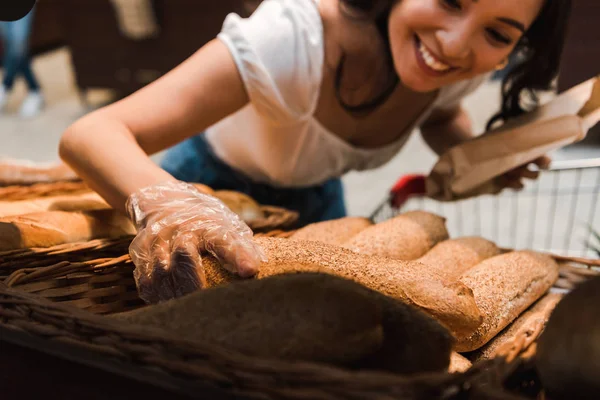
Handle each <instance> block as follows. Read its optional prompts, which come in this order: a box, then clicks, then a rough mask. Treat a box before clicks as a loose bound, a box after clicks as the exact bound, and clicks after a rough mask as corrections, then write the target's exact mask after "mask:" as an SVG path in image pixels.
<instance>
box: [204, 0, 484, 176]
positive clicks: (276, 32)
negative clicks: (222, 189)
mask: <svg viewBox="0 0 600 400" xmlns="http://www.w3.org/2000/svg"><path fill="white" fill-rule="evenodd" d="M317 3H318V0H265V1H263V3H262V4H261V5H260V6H259V7H258V8H257V10H256V11H255V12H254V13H253V14H252V15H251V16H250V17H249V18H241V17H239V16H238V15H236V14H233V13H232V14H229V15H228V16H227V18H226V19H225V22H224V23H223V27H222V30H221V32H220V33H219V35H218V38H219V39H220V40H222V41H223V42H224V43H225V44H226V45H227V47H228V48H229V50H230V51H231V54H232V56H233V58H234V60H235V63H236V65H237V68H238V69H239V72H240V75H241V77H242V80H243V82H244V85H245V87H246V90H247V92H248V96H249V98H250V102H249V103H248V104H247V105H246V106H245V107H243V108H242V109H240V110H239V111H237V112H235V113H233V114H231V115H230V116H228V117H227V118H225V119H223V120H221V121H220V122H218V123H217V124H215V125H213V126H211V127H210V128H209V129H207V131H206V133H205V134H206V136H207V140H208V142H209V144H210V145H211V146H212V148H213V150H214V151H215V153H216V155H217V156H218V157H219V158H221V159H222V160H223V161H225V162H226V163H227V164H228V165H230V166H231V167H232V168H234V169H236V170H238V171H241V172H243V173H244V174H245V175H247V176H249V177H250V178H252V179H254V180H255V181H258V182H262V183H268V184H271V185H274V186H281V187H303V186H310V185H315V184H319V183H323V182H324V181H326V180H328V179H330V178H333V177H339V176H342V175H343V174H345V173H346V172H349V171H352V170H356V171H361V170H366V169H372V168H376V167H379V166H381V165H383V164H385V163H386V162H387V161H389V160H390V159H392V158H393V157H394V155H395V154H396V153H397V152H398V151H399V150H400V149H401V148H402V146H403V145H404V143H405V142H406V140H407V139H408V137H409V133H410V132H411V131H412V130H413V129H414V128H415V127H418V126H419V125H420V124H421V123H422V122H423V121H424V120H425V119H426V118H427V117H428V116H429V114H430V113H431V111H432V110H433V109H436V108H437V109H442V108H447V109H450V108H452V107H455V106H456V105H457V104H458V103H459V102H460V100H461V99H462V98H463V97H464V96H466V95H467V94H469V93H471V92H472V91H474V90H475V89H476V88H477V87H478V86H479V85H480V84H481V83H482V82H483V81H484V80H485V79H486V78H487V77H481V78H478V79H476V80H471V81H464V82H460V83H458V84H454V85H451V86H448V87H445V88H442V89H441V90H440V91H439V92H438V93H439V94H438V96H437V98H436V99H435V101H434V102H433V104H432V105H431V106H430V107H429V108H428V109H427V110H426V111H425V112H424V113H423V114H422V115H421V116H420V117H419V118H418V119H417V121H416V122H415V124H414V125H413V126H410V127H408V128H407V131H406V133H405V134H404V135H402V137H401V138H400V139H399V140H398V141H396V142H394V143H391V144H389V145H387V146H384V147H379V148H375V149H364V148H357V147H354V146H352V145H350V144H348V143H347V142H345V141H344V140H342V139H340V138H339V137H337V136H336V135H334V134H333V133H331V132H330V131H328V130H327V129H325V128H324V127H323V126H322V125H321V124H320V123H319V122H318V121H317V120H316V119H315V117H314V113H315V109H316V107H317V101H318V98H319V90H320V86H321V79H322V74H323V62H324V44H323V25H322V20H321V16H320V14H319V10H318V4H317Z"/></svg>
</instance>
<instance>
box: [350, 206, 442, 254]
mask: <svg viewBox="0 0 600 400" xmlns="http://www.w3.org/2000/svg"><path fill="white" fill-rule="evenodd" d="M445 223H446V220H445V219H444V218H442V217H440V216H438V215H435V214H431V213H428V212H425V211H410V212H407V213H404V214H400V215H398V216H396V217H394V218H392V219H389V220H386V221H383V222H380V223H377V224H375V225H373V226H370V227H368V228H366V229H363V230H362V231H360V232H359V233H357V234H356V235H354V236H353V237H352V238H351V239H350V240H348V241H347V242H346V243H344V247H345V248H347V249H350V250H352V251H354V252H356V253H361V254H367V255H377V256H381V257H389V258H394V259H396V260H415V259H417V258H419V257H421V256H423V255H424V254H425V253H427V251H429V250H430V249H431V248H432V247H433V246H435V245H436V244H437V243H439V242H441V241H442V240H446V239H448V231H447V230H446V224H445Z"/></svg>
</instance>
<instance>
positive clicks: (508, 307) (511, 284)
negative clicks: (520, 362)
mask: <svg viewBox="0 0 600 400" xmlns="http://www.w3.org/2000/svg"><path fill="white" fill-rule="evenodd" d="M557 279H558V264H557V263H556V262H555V261H554V260H553V259H552V258H550V257H547V256H545V255H542V254H539V253H535V252H532V251H527V250H523V251H513V252H510V253H506V254H501V255H498V256H495V257H492V258H488V259H487V260H484V261H482V262H481V263H479V264H478V265H476V266H475V267H473V268H471V269H469V270H468V271H467V272H465V273H464V274H463V275H462V276H461V277H460V278H459V280H458V282H460V283H462V284H464V285H465V286H466V287H468V288H469V289H471V290H472V292H473V294H474V296H475V301H476V303H477V306H478V308H479V310H480V312H481V314H482V315H483V323H482V324H481V325H480V326H479V328H477V330H476V331H475V333H473V334H472V335H469V336H466V337H462V338H461V337H459V338H458V342H457V346H456V350H457V351H458V352H467V351H473V350H477V349H479V348H480V347H482V346H483V345H484V344H486V343H487V342H489V341H490V340H491V339H492V338H493V337H494V336H496V335H497V334H498V333H499V332H500V331H502V330H503V329H504V328H505V327H506V326H507V325H508V324H510V323H511V322H512V321H514V320H515V319H516V318H517V317H518V316H519V315H520V314H521V313H522V312H523V311H525V310H526V309H527V308H528V307H529V306H530V305H531V304H533V303H534V302H535V301H537V300H538V299H539V298H540V297H542V296H543V295H544V293H546V291H548V290H549V289H550V288H551V287H552V285H553V284H554V282H556V280H557Z"/></svg>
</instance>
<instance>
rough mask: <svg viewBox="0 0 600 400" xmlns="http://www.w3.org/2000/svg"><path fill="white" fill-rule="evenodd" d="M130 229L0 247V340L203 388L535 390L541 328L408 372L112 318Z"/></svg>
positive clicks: (123, 279) (440, 393)
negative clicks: (438, 367) (471, 362)
mask: <svg viewBox="0 0 600 400" xmlns="http://www.w3.org/2000/svg"><path fill="white" fill-rule="evenodd" d="M34 186H35V185H34ZM41 187H42V185H37V188H41ZM71 188H75V186H71ZM47 189H49V187H48V186H47V185H46V189H44V190H45V191H44V190H42V193H52V192H50V191H48V190H47ZM35 190H38V189H35ZM15 193H16V192H15ZM54 193H56V192H54ZM21 194H26V191H25V190H23V191H22V193H21ZM21 198H22V197H21ZM291 233H292V232H290V231H285V230H273V231H270V232H264V233H257V235H259V236H274V237H288V236H289V235H290V234H291ZM131 239H132V237H123V238H120V239H115V240H103V239H100V240H93V241H89V242H85V243H73V244H67V245H60V246H55V247H51V248H44V249H23V250H14V251H9V252H3V253H0V340H7V341H9V342H12V343H15V344H19V345H23V346H27V347H30V348H33V349H35V350H38V351H42V352H46V353H50V354H53V355H56V356H59V357H63V358H67V359H69V360H72V361H75V362H79V363H83V364H86V365H89V366H92V367H95V368H101V369H104V370H107V371H110V372H114V373H118V374H120V375H123V376H126V377H128V378H131V379H136V380H138V381H142V382H144V383H147V384H150V385H154V386H159V387H163V388H165V389H167V390H169V391H173V392H179V393H181V394H186V395H192V396H194V397H198V396H200V397H204V398H216V397H217V396H218V395H223V394H225V395H230V396H234V397H236V398H237V397H244V398H261V399H265V398H269V399H271V398H281V399H365V398H369V399H457V400H458V399H524V398H535V396H536V395H537V394H538V393H539V392H540V390H541V387H540V385H539V382H538V380H537V377H536V376H535V369H534V367H533V358H532V356H534V355H535V349H536V348H535V341H536V339H537V337H538V336H539V334H540V333H541V329H539V330H536V331H532V332H523V334H522V335H521V336H520V337H517V338H515V340H514V341H512V342H510V343H507V344H506V345H505V346H504V347H503V348H501V349H500V351H499V352H498V356H497V358H496V359H494V360H491V361H483V362H480V363H477V364H476V365H475V366H473V367H472V368H471V369H469V370H468V371H467V372H466V373H463V374H429V375H420V376H416V377H410V378H409V377H402V376H399V375H394V374H390V373H383V372H376V371H352V370H345V369H341V368H334V367H331V366H326V365H321V364H315V363H305V362H302V363H299V362H285V361H281V360H267V359H256V358H249V357H247V356H244V355H242V354H238V353H235V352H232V351H228V350H225V349H222V348H218V347H215V346H214V345H212V344H211V345H207V344H203V343H198V342H187V341H183V340H180V339H178V338H177V337H174V335H173V334H171V333H169V332H165V331H161V330H158V329H149V328H147V327H138V326H133V325H126V324H123V323H122V322H121V321H118V322H117V321H115V320H113V319H111V318H109V317H106V314H111V313H116V312H121V311H126V310H131V309H135V308H138V307H143V306H144V303H143V302H142V301H141V300H140V299H139V297H138V294H137V290H136V287H135V282H134V279H133V276H132V271H133V264H132V262H131V260H130V258H129V256H128V247H129V244H130V242H131ZM579 261H582V260H579ZM584 261H585V260H584ZM590 263H592V261H591V260H590ZM596 275H597V272H595V271H592V270H587V269H581V268H572V267H570V266H569V265H564V266H563V267H562V268H561V279H560V280H559V281H558V282H557V288H567V289H569V288H572V287H573V286H574V285H576V284H577V283H579V282H581V281H583V280H585V279H587V278H588V277H589V276H596Z"/></svg>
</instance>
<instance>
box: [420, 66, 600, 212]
mask: <svg viewBox="0 0 600 400" xmlns="http://www.w3.org/2000/svg"><path fill="white" fill-rule="evenodd" d="M598 121H600V75H599V76H597V77H595V78H592V79H590V80H588V81H586V82H584V83H582V84H580V85H578V86H575V87H574V88H572V89H570V90H569V91H567V92H564V93H563V94H561V95H560V96H557V97H556V98H555V99H553V100H552V101H551V102H549V103H548V104H545V105H544V106H541V107H539V108H538V109H536V110H535V111H532V112H530V113H527V114H524V115H522V116H520V117H518V118H515V119H513V120H511V121H509V122H507V123H506V124H504V125H503V126H502V127H500V128H498V129H496V130H494V131H492V132H490V133H487V134H485V135H483V136H480V137H478V138H476V139H473V140H470V141H468V142H465V143H462V144H460V145H458V146H455V147H453V148H451V149H450V150H448V151H447V152H445V153H444V154H442V156H441V157H440V158H439V160H438V162H437V163H436V164H435V166H434V167H433V169H432V171H431V173H430V174H429V176H428V177H427V179H426V191H427V196H429V197H431V198H434V199H437V200H442V201H452V200H458V199H463V198H467V197H472V196H477V195H482V194H496V193H499V192H500V191H501V190H502V189H503V187H502V186H500V185H499V184H498V183H497V182H496V179H495V178H497V177H499V176H501V175H503V174H504V173H506V172H508V171H511V170H513V169H514V168H517V167H519V166H522V165H524V164H527V163H530V162H532V161H534V160H535V159H537V158H539V157H541V156H544V155H546V154H547V153H549V152H552V151H554V150H557V149H560V148H562V147H564V146H567V145H570V144H572V143H575V142H578V141H580V140H582V139H584V138H585V135H586V134H587V132H588V130H589V129H590V128H592V127H593V126H594V125H595V124H596V123H598Z"/></svg>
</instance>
